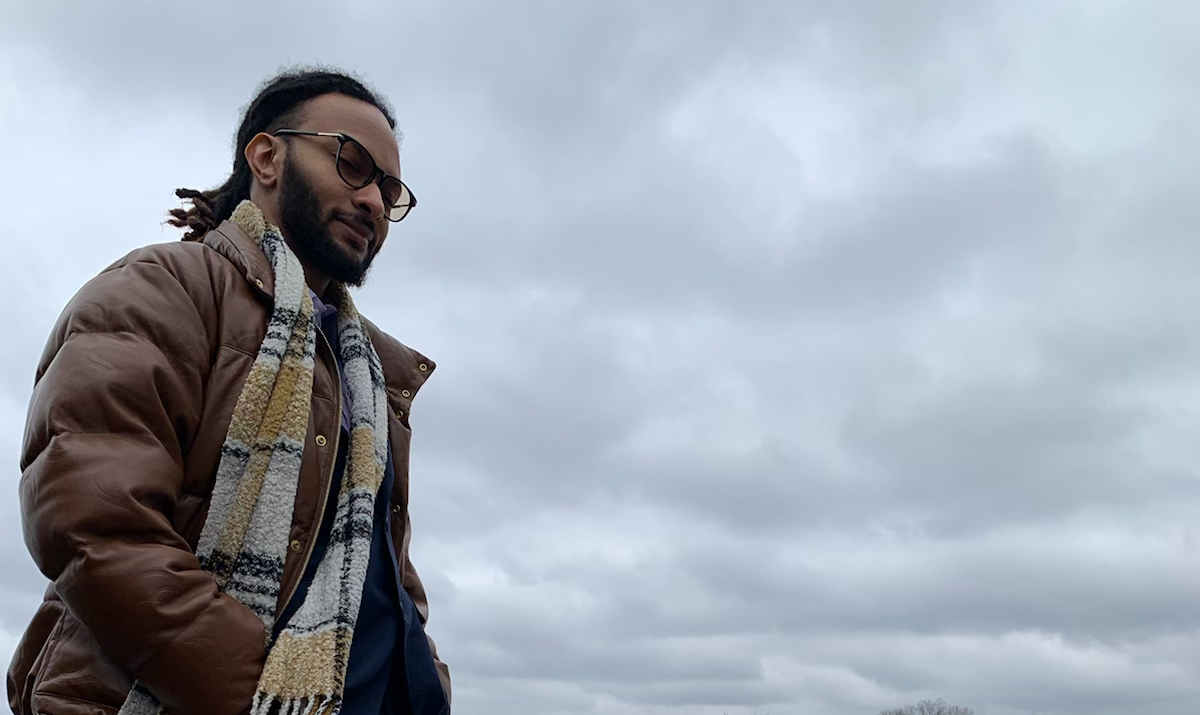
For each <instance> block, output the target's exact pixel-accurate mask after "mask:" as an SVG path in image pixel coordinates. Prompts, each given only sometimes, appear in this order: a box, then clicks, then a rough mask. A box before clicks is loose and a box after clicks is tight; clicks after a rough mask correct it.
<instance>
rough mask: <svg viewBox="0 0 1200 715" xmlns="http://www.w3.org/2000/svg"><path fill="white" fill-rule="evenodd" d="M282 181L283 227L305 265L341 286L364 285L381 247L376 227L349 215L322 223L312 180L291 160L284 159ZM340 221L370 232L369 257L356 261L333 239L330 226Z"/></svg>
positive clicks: (333, 214) (284, 232)
mask: <svg viewBox="0 0 1200 715" xmlns="http://www.w3.org/2000/svg"><path fill="white" fill-rule="evenodd" d="M280 181H281V185H280V187H279V214H280V216H279V224H280V225H279V228H280V230H282V231H283V235H284V236H286V237H287V238H288V243H290V244H291V246H292V250H294V251H295V252H296V253H297V255H298V256H299V257H300V260H301V262H303V263H304V264H305V265H306V266H309V267H310V268H312V269H315V270H317V271H319V272H321V273H322V274H324V275H326V276H329V278H330V279H332V280H335V281H338V282H339V283H343V284H345V285H348V286H354V287H358V286H361V285H362V284H363V283H364V282H365V281H366V280H367V273H368V272H370V270H371V262H372V261H374V260H375V254H377V253H378V252H379V246H377V245H375V227H374V225H372V224H371V223H370V222H369V221H363V220H362V219H361V218H360V217H359V216H358V215H356V214H347V213H345V212H342V214H338V213H336V212H334V213H331V214H330V215H329V216H328V217H326V218H325V219H324V220H322V219H321V214H320V203H319V202H318V201H317V193H316V191H314V190H313V186H312V183H311V182H309V180H308V178H307V177H305V176H304V174H303V173H302V172H301V171H300V169H299V168H298V167H297V166H296V165H295V164H293V163H292V160H291V157H288V158H287V159H285V160H284V164H283V175H282V176H281V177H280ZM338 218H343V219H344V220H347V221H350V222H351V223H358V224H359V225H362V226H365V227H367V228H369V229H370V231H371V241H370V243H369V245H368V246H367V255H366V257H365V258H362V259H358V258H356V257H355V256H353V255H352V254H351V253H349V251H348V250H347V249H345V248H343V247H342V245H341V244H339V243H338V242H337V241H336V240H335V239H334V238H333V234H332V233H331V232H330V230H329V227H330V224H332V223H333V222H334V221H336V220H337V219H338Z"/></svg>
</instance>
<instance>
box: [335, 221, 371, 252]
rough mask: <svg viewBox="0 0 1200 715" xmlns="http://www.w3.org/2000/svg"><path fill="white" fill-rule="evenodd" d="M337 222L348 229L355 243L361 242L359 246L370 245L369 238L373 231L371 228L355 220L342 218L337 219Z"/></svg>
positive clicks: (364, 247)
mask: <svg viewBox="0 0 1200 715" xmlns="http://www.w3.org/2000/svg"><path fill="white" fill-rule="evenodd" d="M337 222H338V223H340V224H342V225H343V226H345V227H346V228H347V229H349V231H350V234H351V235H352V236H353V237H354V238H355V239H356V240H355V242H356V243H360V244H362V245H361V246H359V248H362V249H366V248H367V247H368V246H370V245H371V239H372V238H374V232H373V231H372V230H371V229H369V228H367V227H366V226H363V225H362V224H361V223H358V222H356V221H351V220H347V219H343V218H339V219H337Z"/></svg>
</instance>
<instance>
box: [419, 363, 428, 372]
mask: <svg viewBox="0 0 1200 715" xmlns="http://www.w3.org/2000/svg"><path fill="white" fill-rule="evenodd" d="M417 369H418V370H420V371H421V372H428V371H429V366H428V365H426V364H425V363H421V364H420V365H417Z"/></svg>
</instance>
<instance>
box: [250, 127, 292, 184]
mask: <svg viewBox="0 0 1200 715" xmlns="http://www.w3.org/2000/svg"><path fill="white" fill-rule="evenodd" d="M282 149H283V142H280V141H278V140H277V139H276V138H275V137H273V136H271V135H270V134H265V133H261V132H260V133H258V134H255V135H254V138H253V139H251V140H250V143H249V144H247V145H246V152H245V154H246V161H247V162H248V163H249V164H250V171H251V172H252V173H253V174H254V178H255V179H256V180H257V181H258V183H260V184H262V185H263V187H265V188H274V187H275V185H276V184H277V183H279V176H280V174H282V173H283V159H284V157H283V151H282Z"/></svg>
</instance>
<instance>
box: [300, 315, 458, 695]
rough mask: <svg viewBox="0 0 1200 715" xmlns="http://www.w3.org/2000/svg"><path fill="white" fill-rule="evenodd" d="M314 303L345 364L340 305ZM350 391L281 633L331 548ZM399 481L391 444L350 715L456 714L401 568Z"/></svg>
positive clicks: (353, 663)
mask: <svg viewBox="0 0 1200 715" xmlns="http://www.w3.org/2000/svg"><path fill="white" fill-rule="evenodd" d="M312 298H313V307H314V309H315V312H316V316H317V319H318V320H319V321H320V323H321V325H322V328H323V332H324V333H325V335H326V337H327V338H328V339H329V342H330V345H331V347H333V352H334V355H335V356H336V359H337V361H338V364H339V368H340V367H341V362H342V361H341V355H340V354H339V352H338V348H337V345H338V342H337V309H336V308H335V307H333V306H326V305H324V304H322V303H321V301H320V300H319V299H318V298H317V297H316V296H315V295H313V296H312ZM348 402H349V390H347V389H345V385H344V384H343V385H342V405H343V409H342V414H341V422H342V427H341V429H342V435H341V439H340V440H339V448H338V454H337V457H336V459H337V462H336V463H335V465H334V470H333V479H332V482H331V483H330V485H329V489H330V497H331V498H330V499H329V501H328V503H327V504H326V509H325V514H324V516H323V517H322V520H321V529H320V531H319V532H318V533H317V536H316V539H317V541H316V543H315V544H314V546H313V553H312V557H311V559H310V560H309V562H308V566H307V568H306V569H305V573H304V575H303V576H302V577H301V579H300V583H299V585H298V586H297V589H296V594H295V596H293V598H292V600H291V602H290V603H289V604H288V608H287V610H286V611H285V612H284V613H281V614H280V615H279V619H278V620H277V621H276V635H278V632H279V630H280V629H282V628H283V625H284V624H286V623H287V620H288V619H289V618H290V617H291V615H292V613H294V612H295V610H296V609H297V608H298V607H299V605H300V604H301V603H303V602H304V596H305V594H306V593H307V592H308V588H309V586H310V584H311V583H312V579H313V576H314V575H315V573H316V567H317V564H319V563H320V562H321V558H322V557H323V556H324V555H325V549H326V547H327V545H328V543H329V536H330V533H331V532H332V531H333V522H334V518H335V516H336V512H337V499H336V495H337V494H338V492H339V491H340V489H341V483H342V475H343V473H344V472H345V467H346V454H347V445H348V443H349V441H350V438H349V430H350V409H349V405H348ZM395 481H396V474H395V469H394V467H393V464H392V453H391V445H390V444H389V445H388V458H387V462H386V463H385V465H384V475H383V483H382V484H381V485H380V489H379V494H378V495H376V499H375V524H374V529H373V531H372V537H371V557H370V561H369V562H368V565H367V577H366V583H365V584H364V585H363V597H362V605H361V606H360V607H359V613H358V621H357V623H356V625H355V629H354V642H353V643H352V644H351V645H350V662H349V664H348V666H347V672H346V689H345V693H344V696H343V701H342V710H341V712H342V713H343V715H410V714H412V715H442V714H444V713H449V711H450V708H449V705H447V703H446V695H445V692H444V691H443V689H442V684H441V680H440V679H439V677H438V673H437V668H436V666H435V665H434V662H433V655H432V653H431V652H430V650H429V642H428V641H427V640H426V638H425V631H424V628H423V624H422V623H421V620H420V614H418V613H417V609H416V604H414V603H413V601H412V598H410V597H409V595H408V593H407V592H406V591H405V590H404V587H403V585H402V584H401V581H400V574H399V572H398V571H397V569H396V549H395V544H393V543H392V533H391V510H390V509H389V508H388V506H389V502H390V499H389V495H391V493H392V488H393V486H394V484H395Z"/></svg>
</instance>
